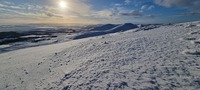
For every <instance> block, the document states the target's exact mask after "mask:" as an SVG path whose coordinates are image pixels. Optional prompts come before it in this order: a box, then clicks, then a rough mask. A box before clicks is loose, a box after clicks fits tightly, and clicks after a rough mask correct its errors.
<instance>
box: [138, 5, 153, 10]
mask: <svg viewBox="0 0 200 90" xmlns="http://www.w3.org/2000/svg"><path fill="white" fill-rule="evenodd" d="M154 8H155V6H154V5H143V6H142V7H141V10H142V11H143V10H152V9H154Z"/></svg>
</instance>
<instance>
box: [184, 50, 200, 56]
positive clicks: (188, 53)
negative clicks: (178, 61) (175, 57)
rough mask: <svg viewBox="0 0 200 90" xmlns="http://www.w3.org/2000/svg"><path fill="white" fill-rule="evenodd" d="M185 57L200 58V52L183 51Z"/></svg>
mask: <svg viewBox="0 0 200 90" xmlns="http://www.w3.org/2000/svg"><path fill="white" fill-rule="evenodd" d="M183 54H185V55H192V56H200V50H199V51H198V50H185V51H183Z"/></svg>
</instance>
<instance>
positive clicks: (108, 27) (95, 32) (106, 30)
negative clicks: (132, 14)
mask: <svg viewBox="0 0 200 90" xmlns="http://www.w3.org/2000/svg"><path fill="white" fill-rule="evenodd" d="M135 28H138V26H137V25H135V24H132V23H125V24H120V25H117V24H105V25H102V26H97V27H96V28H93V29H92V30H90V31H89V32H86V33H84V34H81V35H78V36H76V37H75V38H74V39H81V38H87V37H94V36H100V35H105V34H110V33H116V32H122V31H127V30H130V29H135Z"/></svg>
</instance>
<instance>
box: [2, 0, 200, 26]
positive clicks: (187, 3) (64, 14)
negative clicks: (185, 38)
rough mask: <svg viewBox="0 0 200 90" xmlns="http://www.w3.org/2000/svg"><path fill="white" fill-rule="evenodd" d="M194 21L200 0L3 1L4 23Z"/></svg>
mask: <svg viewBox="0 0 200 90" xmlns="http://www.w3.org/2000/svg"><path fill="white" fill-rule="evenodd" d="M194 20H200V0H0V24H19V23H77V24H98V23H142V24H143V23H144V24H150V23H179V22H186V21H194Z"/></svg>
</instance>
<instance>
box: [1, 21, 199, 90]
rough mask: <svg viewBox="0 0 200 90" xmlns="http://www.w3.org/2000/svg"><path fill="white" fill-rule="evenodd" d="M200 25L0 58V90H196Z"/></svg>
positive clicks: (126, 34)
mask: <svg viewBox="0 0 200 90" xmlns="http://www.w3.org/2000/svg"><path fill="white" fill-rule="evenodd" d="M199 24H200V23H199V22H195V23H194V25H192V26H189V27H186V26H187V25H189V23H184V24H177V25H171V26H163V27H160V28H156V29H152V30H148V31H138V32H135V30H130V31H126V32H120V33H114V34H108V35H104V36H99V37H92V38H85V39H79V40H73V41H69V42H66V43H60V44H53V45H47V46H39V47H31V48H27V49H21V50H17V51H11V52H8V53H3V54H0V90H62V89H63V90H98V89H99V90H121V89H124V90H138V89H140V90H159V89H161V90H172V89H174V90H175V89H179V90H198V89H199V88H200V73H199V72H200V43H199V42H200V41H199V40H200V27H199V26H198V25H199Z"/></svg>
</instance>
